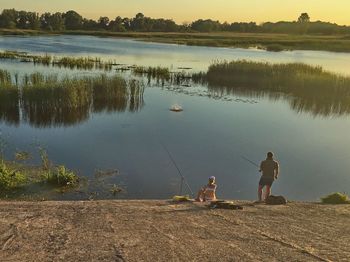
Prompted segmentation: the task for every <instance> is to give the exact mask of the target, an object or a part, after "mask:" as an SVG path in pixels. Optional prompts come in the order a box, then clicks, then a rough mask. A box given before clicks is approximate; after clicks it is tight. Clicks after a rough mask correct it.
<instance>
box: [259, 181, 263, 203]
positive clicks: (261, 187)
mask: <svg viewBox="0 0 350 262" xmlns="http://www.w3.org/2000/svg"><path fill="white" fill-rule="evenodd" d="M263 188H264V186H261V185H259V187H258V198H259V201H262V193H263Z"/></svg>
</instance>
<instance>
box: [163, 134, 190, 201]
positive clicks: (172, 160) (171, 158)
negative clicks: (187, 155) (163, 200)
mask: <svg viewBox="0 0 350 262" xmlns="http://www.w3.org/2000/svg"><path fill="white" fill-rule="evenodd" d="M159 143H160V144H161V145H162V146H163V148H164V150H165V152H167V154H168V156H169V158H170V160H171V162H172V163H173V165H174V166H175V168H176V170H177V172H178V173H179V175H180V177H181V185H180V195H181V194H182V184H183V183H185V185H186V186H187V188H188V190H190V192H191V195H193V191H192V189H191V187H190V185H189V184H188V183H187V180H186V178H185V176H184V175H183V174H182V172H181V170H180V168H179V166H178V165H177V164H176V162H175V160H174V158H173V156H172V155H171V153H170V151H169V150H168V149H167V147H166V146H165V145H164V143H162V141H160V140H159Z"/></svg>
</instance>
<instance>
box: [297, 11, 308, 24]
mask: <svg viewBox="0 0 350 262" xmlns="http://www.w3.org/2000/svg"><path fill="white" fill-rule="evenodd" d="M298 22H299V23H308V22H310V16H309V14H308V13H302V14H301V15H300V16H299V18H298Z"/></svg>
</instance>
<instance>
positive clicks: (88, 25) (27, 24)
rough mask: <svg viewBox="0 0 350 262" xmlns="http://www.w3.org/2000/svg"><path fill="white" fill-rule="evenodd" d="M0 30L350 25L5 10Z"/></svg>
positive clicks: (327, 29) (343, 29) (325, 30)
mask: <svg viewBox="0 0 350 262" xmlns="http://www.w3.org/2000/svg"><path fill="white" fill-rule="evenodd" d="M0 28H6V29H32V30H45V31H65V30H85V31H100V30H104V31H111V32H222V31H226V32H241V33H288V34H327V35H330V34H350V26H340V25H337V24H335V23H329V22H322V21H315V22H311V21H310V17H309V15H308V14H307V13H303V14H301V15H300V16H299V18H298V19H297V20H296V21H292V22H288V21H281V22H275V23H272V22H266V23H262V24H257V23H255V22H250V23H246V22H234V23H227V22H224V23H220V22H219V21H214V20H211V19H199V20H196V21H194V22H191V23H183V24H181V25H179V24H176V23H175V22H174V21H173V20H171V19H163V18H158V19H154V18H151V17H147V16H145V15H144V14H142V13H138V14H137V15H136V16H135V17H133V18H127V17H124V18H122V17H120V16H117V17H116V18H115V19H110V18H108V17H103V16H102V17H100V18H99V19H98V20H93V19H87V18H84V17H82V16H81V15H80V14H78V13H77V12H75V11H73V10H70V11H68V12H65V13H59V12H56V13H48V12H46V13H43V14H41V15H40V14H39V13H36V12H27V11H17V10H15V9H4V10H3V11H2V13H1V15H0Z"/></svg>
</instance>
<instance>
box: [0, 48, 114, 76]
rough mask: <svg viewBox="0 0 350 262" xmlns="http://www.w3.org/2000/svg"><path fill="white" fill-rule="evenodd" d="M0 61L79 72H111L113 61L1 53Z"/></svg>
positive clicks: (14, 52)
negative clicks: (6, 60) (12, 61)
mask: <svg viewBox="0 0 350 262" xmlns="http://www.w3.org/2000/svg"><path fill="white" fill-rule="evenodd" d="M0 59H10V60H16V61H19V62H23V63H33V64H34V65H44V66H54V67H59V68H69V69H79V70H94V69H95V70H102V71H111V70H112V67H113V65H114V64H115V61H112V60H109V61H102V60H101V58H97V57H96V58H92V57H68V56H67V57H54V56H51V55H48V54H45V55H34V54H28V53H26V52H18V51H3V52H0Z"/></svg>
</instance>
